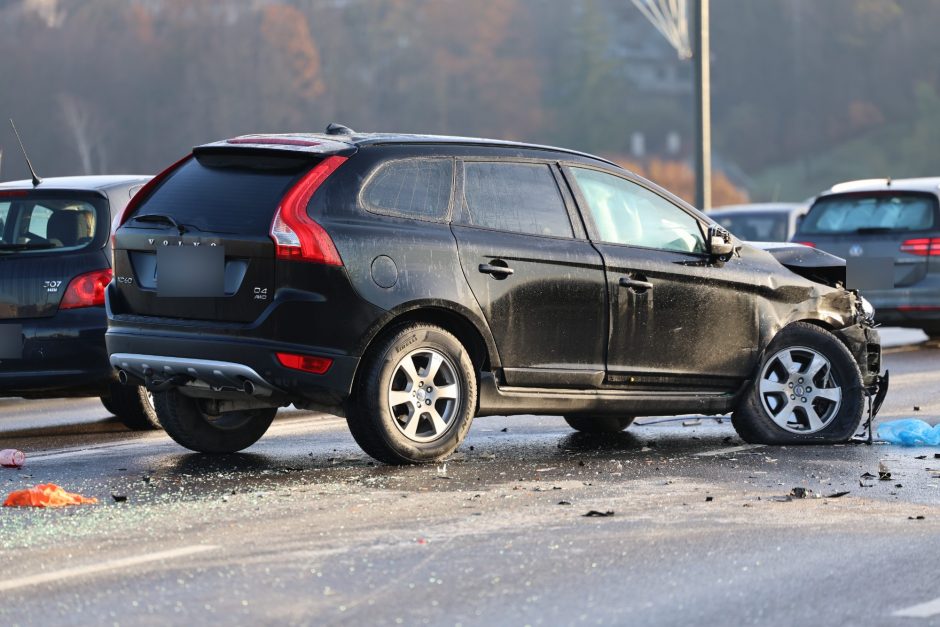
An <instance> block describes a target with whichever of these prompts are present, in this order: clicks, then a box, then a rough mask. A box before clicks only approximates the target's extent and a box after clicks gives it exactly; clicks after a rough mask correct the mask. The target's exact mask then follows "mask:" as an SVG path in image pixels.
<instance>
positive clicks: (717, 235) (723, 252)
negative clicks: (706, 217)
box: [706, 224, 734, 261]
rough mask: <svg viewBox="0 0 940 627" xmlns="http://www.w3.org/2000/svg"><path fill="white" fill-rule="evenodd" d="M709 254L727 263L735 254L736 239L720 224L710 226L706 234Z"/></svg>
mask: <svg viewBox="0 0 940 627" xmlns="http://www.w3.org/2000/svg"><path fill="white" fill-rule="evenodd" d="M706 237H707V240H706V245H707V246H708V254H709V255H711V256H712V257H714V258H717V259H720V260H722V261H727V260H728V259H730V258H731V255H732V254H734V238H732V237H731V233H729V232H728V229H726V228H724V227H723V226H719V225H718V224H710V225H709V226H708V231H707V233H706Z"/></svg>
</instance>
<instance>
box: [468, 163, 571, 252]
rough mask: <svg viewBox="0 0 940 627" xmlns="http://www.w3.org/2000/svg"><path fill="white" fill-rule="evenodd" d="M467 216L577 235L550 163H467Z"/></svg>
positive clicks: (483, 222) (506, 227)
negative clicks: (572, 227)
mask: <svg viewBox="0 0 940 627" xmlns="http://www.w3.org/2000/svg"><path fill="white" fill-rule="evenodd" d="M464 200H465V209H466V211H465V213H466V217H465V220H466V222H467V223H468V224H470V225H473V226H481V227H485V228H490V229H496V230H500V231H511V232H514V233H525V234H528V235H544V236H550V237H574V233H573V231H572V229H571V221H570V220H569V219H568V211H567V209H566V208H565V202H564V199H563V198H562V196H561V191H560V190H559V189H558V183H557V182H556V181H555V176H554V175H553V174H552V171H551V168H550V166H549V165H547V164H541V163H511V162H476V161H469V162H466V163H464Z"/></svg>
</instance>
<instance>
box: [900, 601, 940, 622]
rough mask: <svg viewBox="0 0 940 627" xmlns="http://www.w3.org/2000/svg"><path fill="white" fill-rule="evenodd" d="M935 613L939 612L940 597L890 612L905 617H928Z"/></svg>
mask: <svg viewBox="0 0 940 627" xmlns="http://www.w3.org/2000/svg"><path fill="white" fill-rule="evenodd" d="M937 614H940V599H934V600H933V601H927V602H926V603H921V604H920V605H912V606H911V607H906V608H904V609H903V610H898V611H896V612H892V613H891V615H892V616H903V617H906V618H930V617H931V616H936V615H937Z"/></svg>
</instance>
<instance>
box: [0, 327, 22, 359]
mask: <svg viewBox="0 0 940 627" xmlns="http://www.w3.org/2000/svg"><path fill="white" fill-rule="evenodd" d="M22 358H23V325H21V324H0V359H22Z"/></svg>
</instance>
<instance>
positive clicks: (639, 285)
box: [620, 276, 653, 290]
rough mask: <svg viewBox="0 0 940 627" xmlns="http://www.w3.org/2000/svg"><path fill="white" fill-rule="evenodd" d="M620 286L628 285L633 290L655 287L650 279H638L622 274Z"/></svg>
mask: <svg viewBox="0 0 940 627" xmlns="http://www.w3.org/2000/svg"><path fill="white" fill-rule="evenodd" d="M620 287H628V288H630V289H632V290H651V289H653V284H652V283H650V282H649V281H637V280H636V279H631V278H630V277H626V276H622V277H620Z"/></svg>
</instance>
